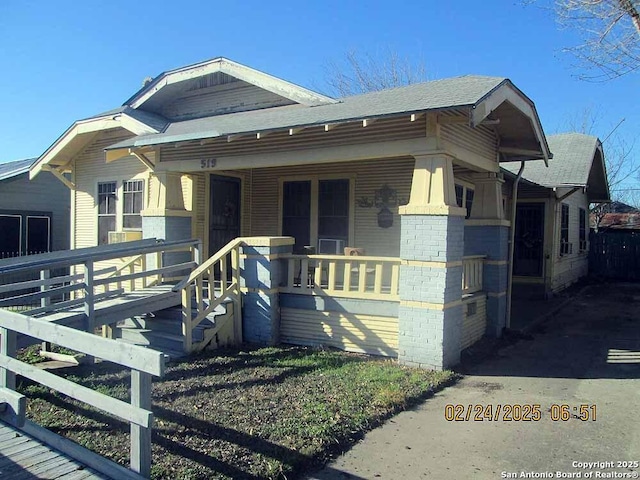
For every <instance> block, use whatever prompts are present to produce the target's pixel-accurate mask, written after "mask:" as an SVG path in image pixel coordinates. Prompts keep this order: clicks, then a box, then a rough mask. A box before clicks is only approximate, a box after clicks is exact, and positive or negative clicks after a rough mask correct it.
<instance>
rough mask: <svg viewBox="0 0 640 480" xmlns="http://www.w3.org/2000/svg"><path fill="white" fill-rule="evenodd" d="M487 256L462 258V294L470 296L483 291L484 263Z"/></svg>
mask: <svg viewBox="0 0 640 480" xmlns="http://www.w3.org/2000/svg"><path fill="white" fill-rule="evenodd" d="M486 258H487V256H486V255H467V256H465V257H462V294H463V295H468V294H471V293H475V292H480V291H482V289H483V288H484V287H483V281H482V277H483V275H484V273H483V270H484V261H485V259H486Z"/></svg>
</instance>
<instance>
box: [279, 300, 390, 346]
mask: <svg viewBox="0 0 640 480" xmlns="http://www.w3.org/2000/svg"><path fill="white" fill-rule="evenodd" d="M280 339H281V341H282V342H284V343H291V344H296V345H311V346H327V347H335V348H339V349H342V350H346V351H349V352H360V353H368V354H371V355H382V356H390V357H396V356H397V354H398V353H397V352H398V319H397V318H393V317H380V316H375V315H362V314H350V313H346V312H329V311H317V310H302V309H297V308H283V309H282V312H281V320H280Z"/></svg>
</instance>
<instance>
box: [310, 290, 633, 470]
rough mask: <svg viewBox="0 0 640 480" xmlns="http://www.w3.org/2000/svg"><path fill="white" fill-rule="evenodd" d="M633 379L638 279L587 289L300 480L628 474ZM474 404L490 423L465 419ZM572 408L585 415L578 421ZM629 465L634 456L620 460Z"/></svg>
mask: <svg viewBox="0 0 640 480" xmlns="http://www.w3.org/2000/svg"><path fill="white" fill-rule="evenodd" d="M639 379H640V285H605V286H590V287H588V288H586V289H583V290H582V291H581V293H580V295H579V296H578V297H576V298H575V299H574V300H573V301H572V302H570V303H569V304H565V306H564V307H563V308H562V309H561V310H559V311H558V312H557V313H556V314H555V315H552V316H551V317H549V318H548V320H547V321H546V322H545V323H544V324H542V325H541V326H538V327H537V329H534V330H533V333H532V335H531V339H529V340H526V339H523V340H519V341H517V342H515V343H513V344H512V345H510V346H507V347H505V348H503V349H502V350H500V351H499V352H498V353H497V354H495V355H493V356H492V357H491V358H489V359H487V360H485V361H483V362H481V363H478V364H475V365H473V366H471V367H470V368H468V370H467V373H466V375H465V378H464V379H463V380H462V381H460V382H459V383H458V384H457V385H455V386H453V387H450V388H447V389H445V390H444V391H442V392H440V393H439V394H437V395H436V396H435V397H433V398H431V399H429V400H427V401H426V402H424V403H423V404H422V405H421V406H419V407H418V408H416V409H414V410H411V411H407V412H403V413H401V414H399V415H397V416H395V417H393V418H392V419H390V420H389V421H388V422H387V423H386V424H385V425H383V426H382V427H380V428H378V429H376V430H374V431H372V432H370V433H369V434H367V435H366V436H365V438H364V439H363V440H362V441H361V442H359V443H358V444H357V445H355V446H354V447H353V448H352V449H351V450H350V451H349V452H347V453H345V454H344V455H343V456H341V457H339V458H338V459H336V460H335V461H334V462H332V463H331V464H329V465H328V466H327V467H326V468H325V469H324V470H322V471H320V472H317V473H315V474H314V475H312V476H311V477H309V478H314V479H358V478H365V479H378V478H382V479H407V480H408V479H414V478H433V479H467V478H470V479H471V478H472V479H478V480H483V479H498V478H524V477H520V474H521V472H526V473H536V474H542V473H546V474H547V475H549V473H550V472H552V473H551V475H553V476H546V477H545V476H538V477H530V478H624V477H607V476H605V474H610V473H611V472H616V473H624V474H628V475H629V476H628V477H627V478H637V476H638V472H640V468H638V467H639V466H638V465H637V463H638V462H640V421H639V420H638V416H639V415H640V380H639ZM447 405H461V406H462V407H460V408H461V409H462V411H463V413H462V417H463V420H462V421H447V420H446V419H445V412H447V411H449V410H450V407H447ZM476 405H479V406H482V408H483V409H484V408H486V407H489V409H490V410H491V415H492V416H495V417H496V419H495V421H494V420H491V421H486V420H485V421H474V420H473V418H474V414H475V413H476V411H475V406H476ZM507 405H508V406H512V405H520V406H522V408H521V409H518V408H517V409H516V410H519V411H522V412H523V413H524V409H525V408H526V407H525V406H528V405H539V406H540V410H539V411H540V417H541V418H540V420H539V421H536V420H534V419H532V420H531V421H507V420H508V419H507V418H505V417H504V409H505V406H507ZM552 405H560V406H561V405H567V406H568V407H567V408H569V411H568V413H569V418H568V419H565V420H562V419H561V418H558V419H555V418H552V416H556V415H557V416H558V417H562V415H563V410H562V408H563V407H552ZM581 405H585V406H587V408H586V410H587V411H588V413H589V416H590V418H589V420H588V421H582V420H580V419H578V418H577V417H576V414H577V413H579V408H580V406H581ZM469 406H472V411H471V416H470V419H469V420H468V421H466V420H464V417H466V414H467V411H468V409H469ZM498 406H500V408H501V412H502V413H501V414H498V415H496V411H497V408H498ZM574 407H575V408H576V410H575V411H574ZM508 408H509V407H507V409H508ZM594 410H595V418H593V417H594ZM483 413H484V411H483ZM529 413H531V412H529ZM585 413H586V412H585ZM516 415H517V412H516ZM529 417H533V415H529ZM627 461H631V462H635V463H631V464H630V465H631V466H629V465H626V464H624V463H621V464H618V463H617V462H627ZM574 462H582V463H586V465H582V463H580V464H578V463H574ZM589 462H613V464H606V465H604V464H599V465H589ZM557 472H562V474H563V475H565V474H566V476H564V477H562V476H561V477H558V476H557ZM514 474H515V476H509V475H514ZM571 474H573V477H571V476H569V475H571ZM577 474H580V476H578V475H577ZM589 475H591V476H590V477H589Z"/></svg>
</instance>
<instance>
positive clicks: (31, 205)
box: [0, 158, 70, 258]
mask: <svg viewBox="0 0 640 480" xmlns="http://www.w3.org/2000/svg"><path fill="white" fill-rule="evenodd" d="M34 161H35V159H34V158H31V159H25V160H18V161H15V162H7V163H3V164H0V258H6V257H15V256H20V255H28V254H32V253H41V252H49V251H52V250H65V249H68V248H69V220H70V219H69V198H70V195H69V189H68V188H66V187H65V186H64V185H63V184H62V183H60V182H59V181H58V180H57V179H56V178H55V177H54V176H53V175H50V174H46V175H40V176H38V177H37V178H35V179H33V180H31V181H30V180H29V167H30V166H31V164H32V163H33V162H34Z"/></svg>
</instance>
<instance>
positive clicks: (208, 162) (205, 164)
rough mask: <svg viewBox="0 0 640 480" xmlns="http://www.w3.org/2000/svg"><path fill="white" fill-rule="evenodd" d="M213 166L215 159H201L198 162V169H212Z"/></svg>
mask: <svg viewBox="0 0 640 480" xmlns="http://www.w3.org/2000/svg"><path fill="white" fill-rule="evenodd" d="M215 166H216V159H215V158H203V159H202V160H200V168H214V167H215Z"/></svg>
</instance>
